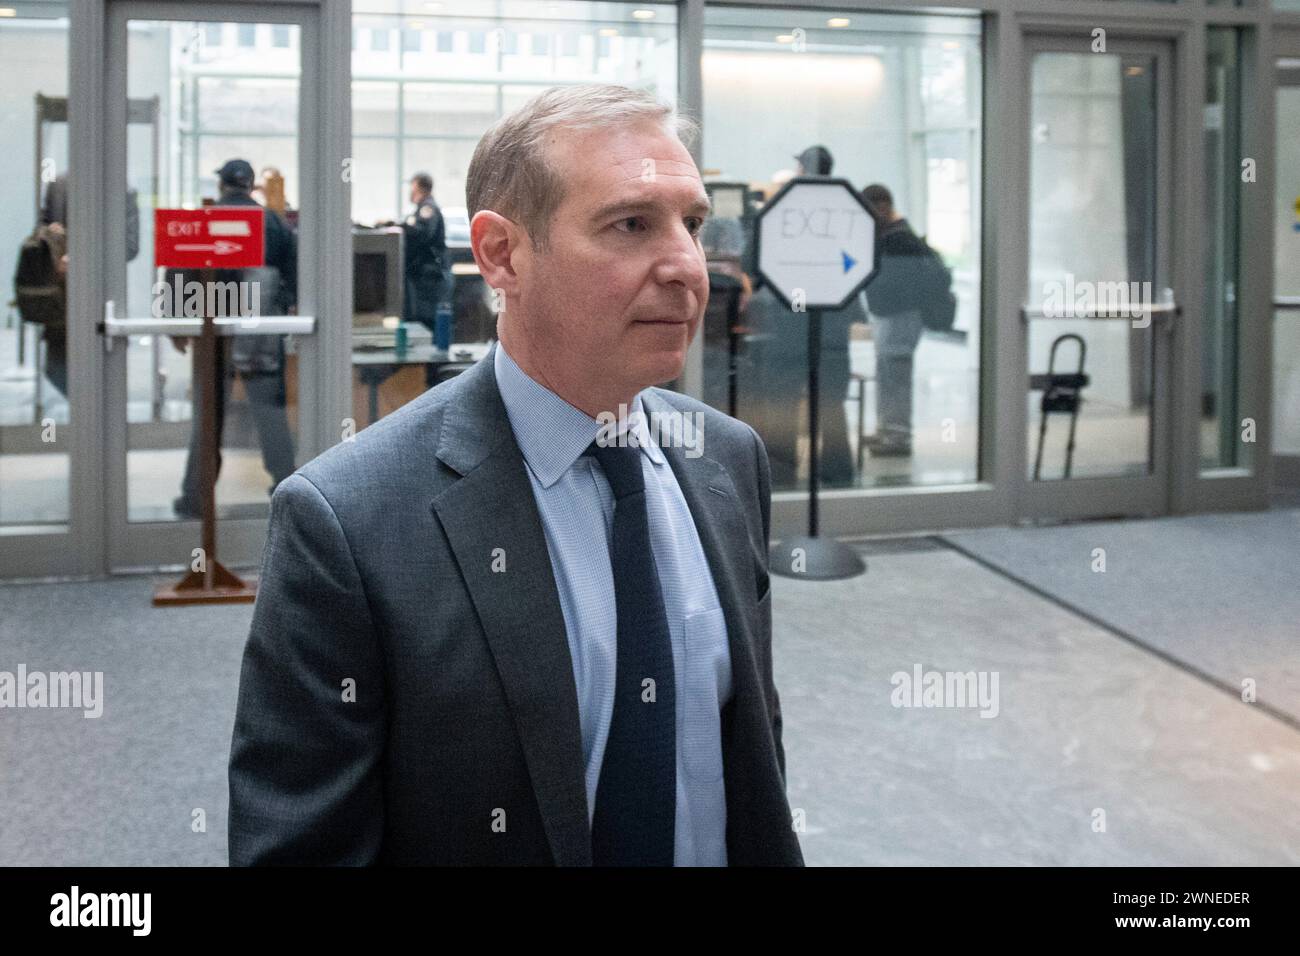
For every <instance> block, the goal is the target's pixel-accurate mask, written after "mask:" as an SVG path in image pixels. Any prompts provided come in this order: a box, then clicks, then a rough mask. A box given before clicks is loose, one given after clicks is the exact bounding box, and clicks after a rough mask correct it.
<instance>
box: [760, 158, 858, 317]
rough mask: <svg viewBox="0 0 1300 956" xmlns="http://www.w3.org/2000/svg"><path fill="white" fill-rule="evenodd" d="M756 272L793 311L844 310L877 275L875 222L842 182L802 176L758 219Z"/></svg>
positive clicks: (844, 182)
mask: <svg viewBox="0 0 1300 956" xmlns="http://www.w3.org/2000/svg"><path fill="white" fill-rule="evenodd" d="M757 236H758V239H757V241H758V271H759V273H760V274H761V275H762V277H763V278H764V280H766V281H767V283H768V284H769V285H771V286H772V288H773V290H774V291H775V292H776V293H777V294H778V295H780V297H781V298H782V299H784V300H785V303H786V305H788V306H790V307H791V308H792V309H794V310H795V311H803V310H805V309H841V308H843V307H844V306H846V305H848V303H849V301H850V300H851V299H852V298H853V296H854V295H856V294H857V292H858V290H859V289H861V288H862V287H863V286H864V285H866V283H867V282H868V281H870V279H871V278H872V276H874V275H875V273H876V262H875V255H876V222H875V220H874V219H873V218H872V216H871V212H870V210H869V209H868V208H867V205H866V203H865V202H863V201H862V197H860V196H859V195H858V192H857V190H855V189H854V188H853V186H852V185H851V184H850V183H849V182H848V181H847V180H844V179H835V178H831V177H828V176H799V177H796V178H795V179H792V180H790V181H789V182H788V183H786V184H785V185H784V186H783V187H782V188H781V190H780V191H779V192H778V193H777V194H776V195H775V196H773V197H772V200H771V201H770V202H769V203H768V204H767V205H766V206H764V207H763V211H762V212H760V213H759V214H758V230H757Z"/></svg>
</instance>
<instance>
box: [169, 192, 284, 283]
mask: <svg viewBox="0 0 1300 956" xmlns="http://www.w3.org/2000/svg"><path fill="white" fill-rule="evenodd" d="M263 235H264V233H263V230H262V209H261V207H260V206H204V207H202V208H201V209H155V210H154V211H153V256H154V264H155V265H159V266H168V267H170V268H174V269H247V268H252V267H254V266H260V265H262V263H263V257H264V255H265V252H264V249H263Z"/></svg>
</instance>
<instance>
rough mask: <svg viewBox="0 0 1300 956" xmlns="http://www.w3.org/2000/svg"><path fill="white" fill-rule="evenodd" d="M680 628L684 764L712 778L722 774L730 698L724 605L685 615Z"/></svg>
mask: <svg viewBox="0 0 1300 956" xmlns="http://www.w3.org/2000/svg"><path fill="white" fill-rule="evenodd" d="M683 630H684V634H685V638H686V654H685V663H686V673H685V674H683V675H682V680H681V682H680V684H679V687H680V692H681V694H682V698H683V701H684V706H683V708H682V713H683V715H684V719H685V724H686V725H685V727H684V728H683V732H682V737H681V739H682V748H683V750H684V753H683V755H682V756H683V759H682V763H683V765H684V766H685V768H686V772H687V773H688V774H689V775H691V777H693V778H695V779H697V780H714V779H717V778H719V777H721V776H722V708H723V706H725V704H726V702H727V701H728V700H729V699H730V697H731V651H730V648H729V647H728V644H727V622H726V619H725V617H724V616H723V613H722V608H714V609H712V610H710V611H698V612H696V613H695V614H690V615H688V616H687V617H686V620H685V627H684V629H683Z"/></svg>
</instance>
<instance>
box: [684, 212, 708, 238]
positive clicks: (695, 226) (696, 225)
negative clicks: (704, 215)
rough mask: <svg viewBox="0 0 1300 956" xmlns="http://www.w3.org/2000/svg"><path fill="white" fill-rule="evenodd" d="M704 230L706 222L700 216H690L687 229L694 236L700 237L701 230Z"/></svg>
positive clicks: (687, 220) (687, 219)
mask: <svg viewBox="0 0 1300 956" xmlns="http://www.w3.org/2000/svg"><path fill="white" fill-rule="evenodd" d="M703 228H704V220H703V219H701V218H700V217H699V216H688V217H687V218H686V229H687V230H688V231H689V232H690V234H691V235H692V236H698V235H699V234H700V230H701V229H703Z"/></svg>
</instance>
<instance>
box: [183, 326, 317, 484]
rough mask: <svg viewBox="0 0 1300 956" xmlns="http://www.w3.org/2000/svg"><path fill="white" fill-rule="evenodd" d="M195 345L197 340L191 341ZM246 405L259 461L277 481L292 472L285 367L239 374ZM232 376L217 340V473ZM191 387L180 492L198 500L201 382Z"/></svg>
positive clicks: (227, 360)
mask: <svg viewBox="0 0 1300 956" xmlns="http://www.w3.org/2000/svg"><path fill="white" fill-rule="evenodd" d="M194 347H197V343H194ZM240 378H241V379H242V380H243V382H244V391H245V392H247V393H248V405H249V408H250V410H251V411H252V413H253V424H254V426H255V427H256V428H257V438H258V441H259V442H260V443H261V445H262V465H263V467H264V468H266V470H267V472H268V473H269V474H270V475H271V481H272V483H273V484H274V485H278V484H279V483H280V482H282V481H284V479H286V478H288V477H289V476H290V475H291V474H293V469H294V465H293V437H292V436H291V435H290V434H289V416H288V414H287V413H286V411H285V398H286V396H285V384H284V368H283V366H281V369H280V371H278V372H261V373H256V374H241V375H240ZM234 379H235V370H234V367H233V366H231V364H230V358H229V356H228V355H226V349H225V344H224V343H223V342H221V341H220V340H218V341H217V382H218V383H219V387H218V388H217V407H216V418H217V474H218V475H220V474H221V433H222V429H223V426H224V424H225V417H226V414H225V413H226V402H227V401H229V399H230V386H231V385H232V384H233V382H234ZM191 387H192V389H193V391H194V414H193V424H192V426H191V428H190V447H189V454H188V455H187V456H186V458H185V477H184V478H183V479H182V480H181V495H182V496H183V497H184V498H185V499H186V500H188V501H190V502H192V503H194V504H197V503H198V500H199V477H200V474H201V469H200V463H199V440H200V433H201V429H202V421H203V419H202V403H201V398H202V384H201V383H200V382H198V381H195V382H193V383H191Z"/></svg>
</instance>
